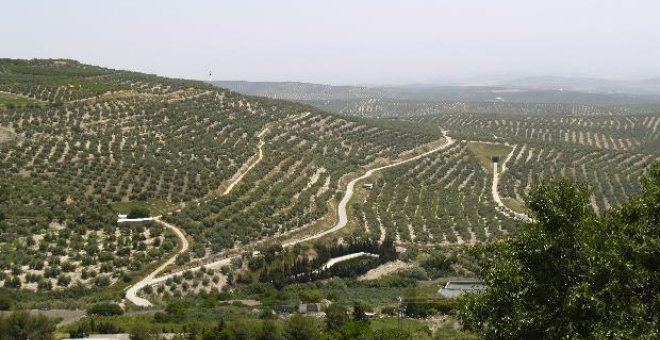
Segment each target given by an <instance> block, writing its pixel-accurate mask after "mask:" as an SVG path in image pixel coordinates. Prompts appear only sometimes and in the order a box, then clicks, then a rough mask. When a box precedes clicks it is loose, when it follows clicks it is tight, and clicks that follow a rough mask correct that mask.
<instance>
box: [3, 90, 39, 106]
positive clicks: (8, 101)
mask: <svg viewBox="0 0 660 340" xmlns="http://www.w3.org/2000/svg"><path fill="white" fill-rule="evenodd" d="M30 104H32V105H43V102H41V101H39V100H36V99H31V98H27V97H23V96H17V95H14V94H9V93H0V105H2V106H9V105H14V106H25V105H30Z"/></svg>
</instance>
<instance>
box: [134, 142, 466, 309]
mask: <svg viewBox="0 0 660 340" xmlns="http://www.w3.org/2000/svg"><path fill="white" fill-rule="evenodd" d="M263 132H265V130H264V131H263ZM263 132H262V133H260V134H259V137H261V136H262V135H263ZM444 138H445V143H444V144H443V145H442V146H440V147H437V148H435V149H433V150H430V151H427V152H425V153H422V154H419V155H417V156H414V157H411V158H408V159H405V160H402V161H399V162H396V163H392V164H388V165H385V166H381V167H378V168H375V169H371V170H368V171H367V172H366V173H365V174H364V175H362V176H360V177H358V178H355V179H353V180H352V181H350V182H349V183H348V185H347V186H346V193H345V194H344V197H342V199H341V201H340V202H339V207H338V209H337V211H338V217H339V220H338V221H337V223H336V224H335V225H334V226H333V227H332V228H330V229H327V230H325V231H322V232H319V233H316V234H314V235H310V236H307V237H303V238H298V239H294V240H291V241H288V242H285V243H282V246H283V247H291V246H293V245H296V244H298V243H302V242H306V241H310V240H314V239H318V238H320V237H323V236H325V235H328V234H331V233H334V232H337V231H339V230H341V229H342V228H344V227H345V226H346V225H347V224H348V216H347V212H346V206H347V205H348V202H349V201H350V200H351V198H352V196H353V192H354V189H355V184H356V183H357V182H359V181H361V180H363V179H365V178H367V177H369V176H371V175H373V174H374V173H375V172H378V171H381V170H384V169H388V168H392V167H395V166H399V165H401V164H405V163H409V162H412V161H415V160H417V159H420V158H422V157H425V156H428V155H430V154H432V153H435V152H438V151H441V150H444V149H446V148H448V147H449V146H451V145H453V144H454V143H455V142H456V141H455V140H454V139H453V138H451V137H449V136H447V135H446V134H445V136H444ZM262 146H263V143H259V159H258V160H261V159H262V158H263V152H262V148H261V147H262ZM256 163H258V162H255V163H254V164H253V165H251V166H250V167H248V169H247V171H246V172H245V173H247V172H248V171H249V170H250V169H252V168H253V167H254V165H256ZM243 177H244V175H241V176H239V177H238V178H237V180H236V181H234V183H232V185H230V186H229V187H228V189H227V190H226V191H225V193H228V192H229V191H231V188H233V186H234V184H235V183H236V182H237V181H240V180H241V179H242V178H243ZM159 217H160V216H159ZM159 217H158V218H156V219H155V221H157V222H159V223H162V224H163V225H165V226H167V227H168V228H172V230H175V232H176V233H177V235H179V237H180V238H181V239H182V241H183V240H185V236H184V234H183V232H181V230H179V229H178V228H177V227H176V226H174V225H172V224H169V223H166V222H163V221H161V220H160V218H159ZM184 245H185V249H187V248H188V241H187V240H185V241H184ZM182 249H183V247H182ZM182 252H183V250H182V251H179V254H180V253H182ZM236 257H240V255H234V256H229V257H227V258H224V259H221V260H218V261H214V262H211V263H207V264H205V265H203V267H206V268H219V267H222V266H225V265H229V264H230V263H231V260H232V259H233V258H236ZM175 258H176V256H173V257H172V258H171V259H169V260H168V261H167V262H165V263H164V264H163V265H161V266H160V267H158V268H157V269H156V270H155V271H154V272H152V273H151V274H149V275H148V276H147V277H145V278H144V279H142V280H140V282H138V283H136V284H135V285H133V286H131V287H130V288H129V289H128V290H127V291H126V299H128V300H129V301H131V302H132V303H134V304H135V305H137V306H142V307H149V306H151V302H149V301H148V300H146V299H143V298H141V297H138V296H137V292H138V291H139V290H140V289H142V288H144V287H146V286H148V285H154V284H157V283H160V282H163V281H166V280H167V279H168V278H170V277H173V276H174V275H177V274H179V273H178V272H175V273H170V274H166V275H163V276H160V277H157V278H156V277H155V276H156V275H157V274H158V273H160V272H161V271H162V270H163V269H164V268H165V267H167V266H168V265H169V264H171V263H173V261H174V259H175ZM201 267H202V266H197V267H193V268H188V269H187V270H192V271H195V270H199V269H200V268H201Z"/></svg>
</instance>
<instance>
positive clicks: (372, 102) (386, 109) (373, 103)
mask: <svg viewBox="0 0 660 340" xmlns="http://www.w3.org/2000/svg"><path fill="white" fill-rule="evenodd" d="M305 102H308V103H310V104H312V105H314V106H316V107H319V108H321V109H324V110H327V111H330V112H336V113H340V114H343V115H348V116H360V117H414V116H434V115H445V114H483V115H523V116H529V115H553V116H609V115H636V114H646V115H648V114H657V112H658V110H657V108H653V107H643V106H634V107H633V106H596V105H585V104H562V103H549V102H539V103H518V102H480V101H429V100H406V99H382V98H373V97H368V98H360V99H349V100H345V99H344V100H342V99H330V100H328V99H323V100H307V101H305Z"/></svg>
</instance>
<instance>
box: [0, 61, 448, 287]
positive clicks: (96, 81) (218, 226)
mask: <svg viewBox="0 0 660 340" xmlns="http://www.w3.org/2000/svg"><path fill="white" fill-rule="evenodd" d="M0 91H1V92H0V93H2V94H3V96H2V97H0V101H2V100H4V102H2V104H3V105H2V106H0V233H1V237H0V250H1V251H0V269H1V273H2V274H0V275H2V277H0V285H4V286H7V287H22V288H40V287H43V288H44V289H47V288H48V287H55V288H58V289H59V288H63V287H66V286H69V285H75V283H76V281H79V282H80V283H82V284H83V285H87V286H88V285H92V284H93V283H94V282H96V281H91V280H92V279H89V278H93V277H94V276H96V274H98V275H106V274H107V279H106V278H104V279H103V280H102V282H101V284H99V286H104V285H106V284H110V283H113V282H116V281H117V280H118V279H121V280H122V281H125V282H129V281H131V277H130V276H132V275H134V274H136V273H137V272H139V271H141V270H142V269H144V268H146V267H147V266H149V265H150V264H151V263H152V262H154V261H160V260H161V259H162V258H163V257H164V256H165V255H166V254H170V253H172V252H173V250H174V247H175V244H174V243H173V241H174V240H175V238H174V237H173V235H172V234H171V233H170V232H169V231H166V230H160V229H159V230H156V229H154V231H153V232H152V231H151V229H152V228H151V227H147V228H146V229H145V228H142V229H140V230H134V229H132V228H130V227H122V226H120V225H117V222H116V213H118V212H128V210H130V209H131V208H132V207H134V206H146V207H148V208H150V209H151V213H152V215H156V214H162V213H166V212H173V211H175V210H177V209H180V208H181V207H183V206H185V207H186V208H185V209H183V210H182V211H181V212H180V213H177V214H175V215H174V216H168V217H167V219H168V220H171V221H176V222H177V223H180V227H181V228H183V229H184V230H185V231H186V232H187V233H188V234H189V235H190V236H192V238H194V240H196V241H197V242H194V243H193V250H194V252H193V254H195V255H196V256H202V255H203V254H204V253H205V252H206V251H210V252H214V251H219V250H221V249H226V248H228V247H231V246H233V245H234V244H236V243H240V242H248V241H250V240H256V239H260V238H264V237H268V236H272V235H276V234H281V233H284V232H286V231H287V230H291V229H294V228H299V227H303V226H306V225H309V224H310V223H313V221H316V220H319V219H321V218H322V217H323V216H324V215H326V213H327V212H328V209H329V208H330V206H329V203H330V202H331V201H332V200H334V198H335V196H336V193H337V190H338V183H339V179H340V178H342V177H343V176H345V175H346V174H347V173H349V172H353V171H361V169H362V168H366V167H369V166H370V165H372V164H380V163H383V162H387V161H388V160H390V159H395V158H399V157H400V156H401V155H402V154H405V152H407V151H409V150H412V149H415V148H416V147H419V146H420V145H423V144H426V143H430V142H434V141H437V140H438V139H439V137H440V135H441V133H440V130H439V129H438V128H435V127H432V128H425V127H422V126H420V125H419V124H416V123H399V122H395V123H392V122H381V121H374V120H370V119H358V118H346V117H340V116H336V115H332V114H327V113H324V112H321V111H319V110H317V109H314V108H313V107H309V106H306V105H301V104H296V103H292V102H286V101H275V100H269V99H263V98H253V97H245V96H242V95H239V94H237V93H234V92H231V91H228V90H224V89H218V88H216V87H213V86H211V85H208V84H204V83H201V82H195V81H185V80H172V79H167V78H162V77H157V76H151V75H145V74H140V73H134V72H127V71H117V70H110V69H104V68H100V67H94V66H89V65H83V64H79V63H77V62H75V61H71V60H32V61H22V60H0ZM155 235H158V236H155ZM155 237H156V238H155ZM185 259H186V257H185V256H184V257H182V260H181V261H182V262H185ZM181 261H179V262H178V263H180V262H181ZM83 267H84V268H87V269H88V270H89V271H93V272H94V275H91V274H90V273H87V274H85V275H83V274H82V272H81V270H82V268H83ZM44 271H47V272H48V273H46V272H44ZM124 272H125V273H126V274H127V275H128V277H123V278H122V273H124ZM99 273H104V274H99ZM60 274H63V275H66V276H67V277H68V278H70V279H71V281H70V282H69V283H68V284H66V285H64V284H62V285H59V284H58V283H57V280H58V278H59V275H60ZM83 276H85V278H82V277H83ZM17 280H18V281H17ZM61 280H62V283H64V282H66V278H62V279H61ZM19 281H20V282H19ZM39 282H43V283H41V284H38V283H39ZM32 283H34V284H32Z"/></svg>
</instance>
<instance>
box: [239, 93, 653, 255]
mask: <svg viewBox="0 0 660 340" xmlns="http://www.w3.org/2000/svg"><path fill="white" fill-rule="evenodd" d="M230 85H231V84H230ZM241 87H242V88H243V89H245V90H248V91H261V92H263V93H264V94H269V93H277V94H278V95H279V96H280V97H287V96H289V97H293V99H297V100H300V101H302V102H306V103H311V104H313V105H315V106H317V107H319V108H322V109H324V110H328V111H331V112H336V113H339V114H342V115H345V116H349V117H355V116H358V117H379V118H381V119H383V118H385V119H387V120H390V121H392V122H395V121H410V122H416V123H420V124H423V125H425V126H427V127H433V126H437V127H440V128H442V129H445V130H447V133H448V135H449V136H451V137H454V138H456V139H459V140H462V141H466V142H467V141H472V142H480V143H496V144H499V145H505V144H507V145H509V146H510V150H512V153H511V154H505V155H499V156H501V157H502V159H504V158H505V157H507V158H508V159H509V162H508V164H507V168H506V171H503V172H502V173H501V174H500V176H501V178H500V180H499V181H498V183H497V188H496V189H497V190H496V193H498V194H499V195H500V196H501V200H502V202H503V203H504V204H505V205H506V206H507V207H508V208H511V209H513V210H514V211H516V212H524V211H525V208H524V202H525V200H526V198H527V194H528V192H529V190H530V188H531V187H532V186H534V185H536V184H538V183H539V182H540V180H542V179H544V178H551V177H557V176H570V177H573V178H576V179H577V180H579V181H582V182H584V183H586V184H588V185H589V186H590V187H591V189H592V191H593V196H592V206H593V207H594V208H595V209H596V210H598V211H601V212H602V211H604V210H605V209H608V208H609V207H611V206H613V205H615V204H617V203H618V202H621V201H623V200H625V199H626V198H627V197H630V196H632V195H635V194H637V193H638V192H639V185H638V178H639V177H640V176H641V175H642V174H643V171H644V169H645V168H647V167H648V165H650V164H651V163H652V162H653V161H654V160H656V159H659V158H660V107H658V106H657V105H654V104H647V105H619V104H618V102H616V101H607V100H603V98H599V97H598V96H599V94H584V93H577V92H570V91H569V92H565V93H563V94H562V96H561V97H552V96H551V95H547V96H545V97H544V96H538V95H539V93H536V94H535V92H534V91H526V90H523V89H503V88H502V89H493V88H491V89H487V88H476V89H475V88H473V89H465V90H464V91H463V92H461V93H459V92H460V91H458V89H454V90H455V91H457V92H456V93H453V92H452V90H451V89H449V88H439V89H424V88H418V89H415V88H403V89H399V90H398V91H396V89H392V88H388V91H380V92H379V91H376V89H380V90H383V89H384V88H371V89H370V91H367V90H366V89H363V90H361V91H353V92H350V95H348V94H349V93H348V92H347V91H346V89H345V87H334V88H333V87H325V88H323V89H324V90H323V91H319V88H318V87H313V88H310V89H308V90H309V91H308V92H307V93H305V92H304V91H305V87H304V86H302V85H300V86H297V87H295V88H293V87H288V86H283V85H279V86H278V85H277V84H270V85H268V86H267V85H266V84H258V86H257V85H256V84H255V85H252V86H250V84H249V83H243V84H241ZM294 90H295V91H294ZM301 91H302V92H303V93H301ZM452 93H453V94H452ZM489 93H490V94H489ZM394 94H397V95H398V97H397V96H396V95H394ZM342 95H343V97H342ZM488 95H490V96H491V97H488ZM359 96H361V97H359ZM461 96H462V97H461ZM522 96H526V97H524V98H523V97H522ZM310 98H311V99H310ZM514 100H515V101H517V102H513V101H514ZM534 100H543V101H542V102H534ZM552 100H556V101H552ZM612 104H616V105H612ZM460 145H464V144H460ZM456 148H459V146H454V149H456ZM452 150H453V149H452ZM451 152H452V151H451V150H447V151H446V152H445V153H444V154H443V155H442V156H441V155H436V156H435V157H451V155H452V154H451ZM464 156H465V157H467V158H469V156H470V153H467V154H465V155H464ZM465 157H464V158H465ZM482 158H485V159H486V160H487V162H488V161H489V159H490V155H482ZM429 160H430V158H429V159H427V160H424V161H420V165H418V166H417V168H413V169H405V170H404V168H397V169H393V170H389V171H386V172H385V173H384V174H383V176H382V178H381V179H379V182H378V183H376V185H375V187H374V189H373V190H372V191H371V192H369V193H365V194H364V195H366V196H367V198H366V200H365V201H364V202H354V204H353V207H352V208H353V210H354V211H355V219H354V221H353V223H354V224H355V225H356V226H357V228H358V229H360V228H362V227H364V228H365V229H364V230H366V231H368V233H370V234H372V235H373V236H374V237H376V236H379V235H381V236H380V237H383V235H385V234H386V233H388V234H391V235H397V236H398V237H399V239H400V240H402V241H415V242H421V243H426V242H428V241H429V240H433V236H432V235H433V234H434V233H433V232H430V233H429V232H428V230H427V229H424V228H428V226H429V225H433V223H431V222H429V221H432V218H431V217H430V216H433V214H435V212H434V211H436V210H443V209H453V211H454V214H453V215H457V216H461V218H455V217H454V218H453V221H457V222H456V223H454V222H448V221H447V219H441V220H440V221H441V222H442V223H439V224H438V225H440V226H441V228H443V229H442V232H440V233H438V232H436V233H435V234H437V235H436V239H437V237H438V236H439V239H440V240H442V241H443V242H451V241H454V242H470V241H474V240H485V239H488V237H487V236H489V235H487V234H488V233H486V232H484V230H498V231H499V230H501V231H506V230H507V225H508V223H507V222H501V221H499V220H498V219H499V218H500V217H502V216H503V215H502V214H499V215H498V214H496V213H494V211H495V210H493V211H492V212H491V213H490V214H489V215H487V216H486V219H487V220H488V223H486V224H485V225H484V226H479V223H478V222H474V221H483V220H480V217H481V215H478V214H475V213H471V214H468V215H466V216H468V217H466V218H462V217H463V216H464V215H461V214H462V213H459V212H461V211H462V210H461V209H462V206H461V205H459V204H457V203H456V202H454V201H451V200H450V202H440V203H443V204H442V205H441V207H443V209H438V208H437V207H435V205H436V204H439V203H437V202H436V201H437V200H438V198H435V196H433V195H431V196H428V197H427V194H426V193H425V192H426V191H427V190H431V188H432V190H431V191H433V192H438V191H442V192H447V193H448V196H447V197H451V198H454V197H468V198H469V200H470V202H471V203H472V205H476V206H478V203H479V204H480V203H482V202H486V201H485V200H484V197H485V196H483V195H482V192H484V190H486V191H487V192H489V191H490V190H487V189H486V188H488V189H490V186H491V185H492V178H490V176H489V175H490V173H489V172H488V170H487V169H484V168H483V167H482V168H479V167H476V166H474V165H473V166H471V167H468V168H463V169H460V168H459V170H460V171H458V172H446V173H444V174H443V176H445V177H444V178H445V180H446V182H447V183H442V182H441V183H440V186H438V183H435V181H436V178H435V177H434V176H435V175H429V173H434V172H435V171H440V173H442V172H443V170H439V169H445V170H444V171H447V169H449V168H443V167H448V165H446V164H443V163H442V162H440V161H438V162H435V163H433V162H432V163H431V164H433V165H426V166H425V165H424V164H425V162H428V161H429ZM482 160H483V159H482ZM469 163H470V162H468V164H469ZM475 164H476V163H475ZM407 167H409V166H407ZM407 167H406V168H407ZM427 167H428V168H427ZM438 167H440V168H439V169H438ZM483 170H486V172H484V171H483ZM502 170H504V169H502ZM468 174H471V176H472V177H471V179H470V180H471V181H473V180H474V179H477V178H478V179H479V182H477V183H478V184H479V185H478V186H476V187H474V188H472V189H471V190H466V189H465V185H464V186H462V187H461V188H460V190H456V189H458V188H453V186H454V185H455V184H456V182H458V183H461V180H463V179H464V178H463V177H461V176H467V175H468ZM426 176H430V178H426ZM454 177H456V178H454ZM454 179H456V181H453V180H454ZM443 184H444V185H443ZM466 185H467V184H466ZM468 187H469V186H468ZM402 188H404V189H402ZM406 188H409V189H406ZM427 188H428V189H427ZM440 189H444V190H440ZM452 190H454V191H452ZM420 192H421V193H420ZM418 195H421V196H418ZM486 196H488V195H486ZM492 196H493V195H490V198H488V199H491V200H492ZM442 197H445V196H442ZM440 199H442V198H440ZM448 199H449V198H448ZM434 200H436V201H434ZM493 204H494V202H489V204H488V205H489V206H491V205H493ZM495 205H496V204H495ZM429 207H431V208H429ZM451 207H453V208H451ZM425 209H431V211H433V212H432V213H429V212H425V211H426V210H425ZM434 209H435V210H434ZM472 210H473V211H474V210H475V209H472ZM429 214H430V215H429ZM509 215H511V214H509ZM383 216H384V217H383ZM395 222H399V223H398V224H397V223H395ZM502 223H504V224H502ZM471 224H472V225H476V226H477V227H475V228H474V229H470V228H469V227H470V225H471ZM370 225H374V226H375V227H374V228H370V227H369V226H370ZM487 227H490V228H489V229H486V228H487ZM495 227H496V228H495ZM415 231H417V232H416V233H415Z"/></svg>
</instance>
